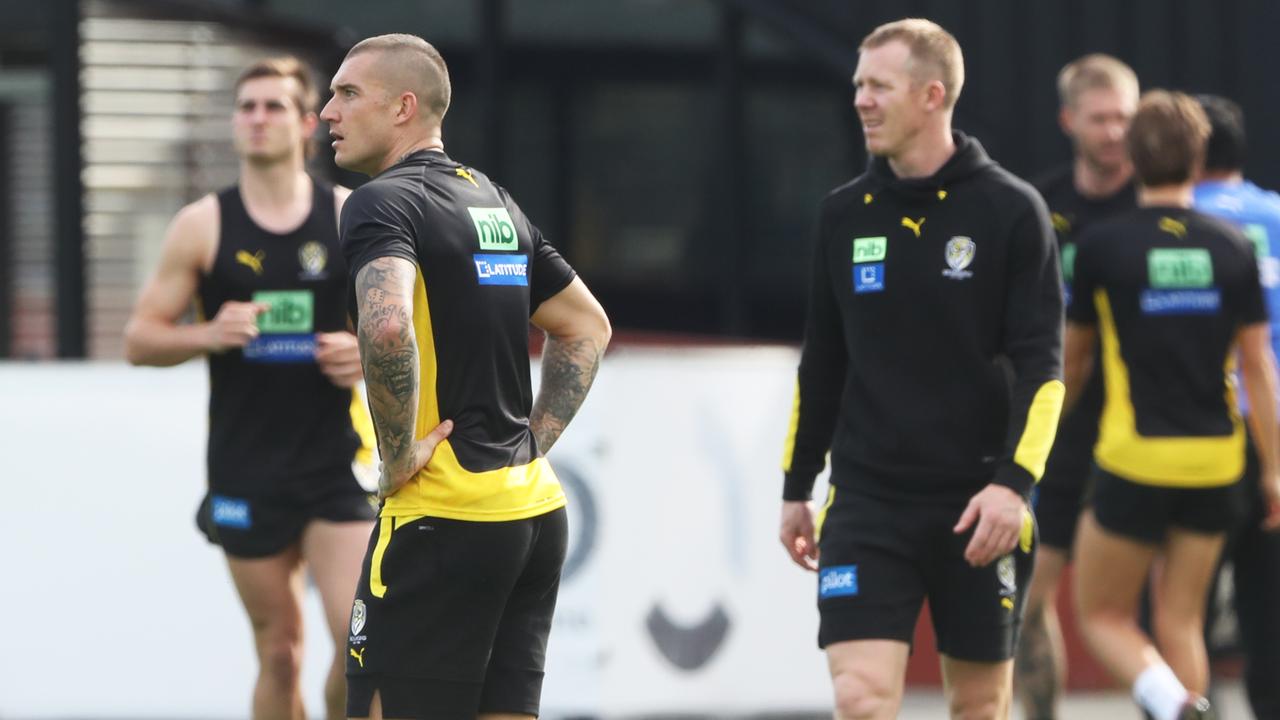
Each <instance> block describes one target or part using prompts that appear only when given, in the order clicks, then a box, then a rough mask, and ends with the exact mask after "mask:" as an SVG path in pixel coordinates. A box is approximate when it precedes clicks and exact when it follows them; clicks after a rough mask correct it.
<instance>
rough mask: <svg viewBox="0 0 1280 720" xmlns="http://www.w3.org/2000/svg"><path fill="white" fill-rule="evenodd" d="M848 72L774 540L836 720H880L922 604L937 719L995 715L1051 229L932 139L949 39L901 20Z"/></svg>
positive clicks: (1045, 306) (1057, 384)
mask: <svg viewBox="0 0 1280 720" xmlns="http://www.w3.org/2000/svg"><path fill="white" fill-rule="evenodd" d="M859 53H860V56H859V61H858V68H857V71H856V73H855V74H854V77H853V82H854V86H855V88H856V98H855V102H854V104H855V107H856V109H857V111H858V115H859V118H860V120H861V122H862V129H863V133H864V135H865V136H866V145H867V150H868V152H869V153H870V154H871V155H872V162H871V166H870V168H869V169H868V171H867V172H866V173H864V174H863V175H861V176H860V177H858V178H857V179H855V180H854V181H853V182H851V183H849V184H847V185H845V186H843V187H840V188H838V189H836V190H835V191H834V192H832V193H831V194H830V195H828V196H827V197H826V199H825V200H824V201H823V203H822V208H821V215H820V219H819V225H818V227H819V231H818V232H819V236H818V246H817V249H816V251H815V254H814V269H813V276H812V285H811V288H810V300H809V311H808V321H807V325H806V328H805V340H804V348H803V352H802V355H801V360H800V368H799V375H798V382H797V396H796V405H795V410H794V413H793V415H792V427H791V430H790V433H789V436H788V439H787V444H786V453H785V459H784V469H785V471H786V479H785V486H784V490H783V501H784V502H783V507H782V520H781V529H780V539H781V541H782V543H783V545H784V547H786V549H787V551H788V552H789V553H790V555H791V558H792V560H793V561H795V562H796V563H797V564H798V565H800V566H801V567H803V568H806V569H809V570H817V571H818V608H819V615H820V628H819V638H818V642H819V645H820V646H821V647H823V648H825V649H826V653H827V660H828V665H829V668H830V673H831V679H832V684H833V686H834V692H835V705H836V717H838V718H893V717H896V716H897V713H898V710H899V708H900V705H901V702H902V695H903V683H904V676H905V671H906V666H907V658H908V655H909V653H910V649H911V641H912V637H913V635H914V630H915V624H916V619H917V617H918V615H919V613H920V608H921V604H922V602H923V601H924V599H925V598H928V599H929V606H930V611H931V613H932V617H933V624H934V628H935V630H936V632H937V638H938V650H939V653H940V654H941V656H942V671H943V677H944V680H945V684H946V692H947V697H948V703H949V706H950V710H951V714H952V717H958V718H959V717H963V718H1004V717H1007V716H1008V713H1009V708H1010V704H1011V699H1012V698H1011V695H1012V687H1011V680H1012V674H1013V669H1012V665H1013V653H1014V647H1015V643H1016V641H1017V635H1018V627H1019V624H1020V622H1021V618H1022V608H1023V599H1024V597H1025V591H1026V586H1027V583H1028V581H1029V580H1030V575H1031V568H1032V558H1033V556H1034V545H1035V542H1034V523H1033V521H1032V518H1031V513H1030V510H1029V509H1028V507H1027V504H1026V501H1027V496H1028V495H1029V493H1030V492H1031V488H1032V486H1033V485H1034V484H1035V482H1036V480H1038V479H1039V477H1040V474H1041V473H1042V472H1043V470H1044V463H1045V459H1046V456H1047V455H1048V453H1049V447H1050V445H1051V444H1052V442H1053V433H1054V430H1055V428H1056V427H1057V424H1058V411H1059V409H1060V407H1061V402H1062V397H1063V386H1062V383H1061V381H1060V380H1059V379H1058V376H1059V362H1060V350H1061V328H1062V290H1061V288H1062V285H1061V281H1060V279H1059V270H1058V263H1057V253H1056V252H1055V249H1054V239H1053V231H1052V226H1051V224H1050V220H1049V214H1048V212H1047V210H1046V208H1045V205H1044V202H1043V201H1042V200H1041V198H1040V196H1039V194H1037V193H1036V191H1035V189H1034V188H1032V187H1031V186H1030V185H1028V184H1027V183H1025V182H1023V181H1021V180H1019V179H1017V178H1016V177H1014V176H1013V175H1011V174H1009V173H1008V172H1006V171H1004V170H1003V169H1001V168H1000V167H999V166H998V165H996V164H995V163H994V162H993V161H992V160H991V159H990V158H989V157H988V156H987V154H986V152H985V151H984V150H983V149H982V146H981V145H980V144H979V143H978V142H977V141H976V140H974V139H973V138H970V137H968V136H966V135H964V134H963V133H960V132H953V131H952V129H951V117H952V112H953V109H954V107H955V104H956V100H957V98H958V97H959V94H960V88H961V86H962V84H963V82H964V65H963V58H962V57H961V53H960V47H959V45H958V44H957V43H956V41H955V38H954V37H952V36H951V34H950V33H948V32H947V31H945V30H943V29H942V28H941V27H938V26H937V25H936V24H934V23H932V22H929V21H927V20H917V19H911V20H902V21H898V22H895V23H889V24H887V25H882V26H880V27H879V28H877V29H876V30H875V31H873V32H872V33H871V34H870V35H869V36H867V38H866V39H865V40H863V42H862V45H861V47H860V48H859ZM828 450H830V451H831V458H832V470H831V485H832V487H831V492H830V495H829V496H828V498H827V501H826V504H825V506H824V507H823V511H822V515H820V516H819V517H818V518H817V520H816V523H815V518H814V513H813V507H812V504H811V503H810V496H811V494H812V490H813V483H814V478H815V476H816V475H817V474H818V473H819V472H820V471H821V470H822V467H823V465H824V463H825V457H826V455H827V452H828ZM815 525H816V527H815ZM819 533H820V537H821V546H820V547H819V546H818V545H816V544H815V540H816V539H817V537H818V536H819ZM819 550H820V552H819Z"/></svg>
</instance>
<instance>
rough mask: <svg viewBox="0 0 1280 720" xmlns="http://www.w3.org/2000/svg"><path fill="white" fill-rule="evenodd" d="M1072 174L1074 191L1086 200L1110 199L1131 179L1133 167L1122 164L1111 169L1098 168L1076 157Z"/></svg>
mask: <svg viewBox="0 0 1280 720" xmlns="http://www.w3.org/2000/svg"><path fill="white" fill-rule="evenodd" d="M1072 174H1073V178H1074V181H1075V186H1076V191H1077V192H1079V193H1080V194H1081V195H1083V196H1085V197H1087V198H1105V197H1111V196H1112V195H1115V194H1116V193H1118V192H1120V189H1121V188H1123V187H1124V186H1125V185H1127V184H1129V181H1130V180H1132V179H1133V166H1132V165H1130V164H1129V163H1127V162H1126V163H1123V164H1121V165H1117V166H1115V167H1111V168H1102V167H1098V166H1097V165H1094V164H1092V163H1090V162H1089V161H1087V160H1085V159H1084V158H1082V157H1079V156H1076V160H1075V164H1074V167H1073V168H1072Z"/></svg>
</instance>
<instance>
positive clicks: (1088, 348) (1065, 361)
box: [1062, 322, 1098, 417]
mask: <svg viewBox="0 0 1280 720" xmlns="http://www.w3.org/2000/svg"><path fill="white" fill-rule="evenodd" d="M1097 343H1098V330H1097V328H1095V327H1093V326H1092V325H1081V324H1080V323H1075V322H1068V323H1067V330H1066V337H1065V339H1064V341H1063V346H1062V382H1063V384H1065V385H1066V386H1067V396H1066V398H1065V399H1064V400H1063V401H1062V417H1066V416H1067V413H1069V412H1071V408H1073V407H1075V404H1076V401H1077V400H1079V399H1080V393H1082V392H1084V386H1085V385H1086V384H1087V383H1088V382H1089V376H1090V375H1092V374H1093V356H1094V352H1093V349H1094V346H1095V345H1097Z"/></svg>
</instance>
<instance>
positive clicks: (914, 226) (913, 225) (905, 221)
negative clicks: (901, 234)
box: [902, 217, 924, 237]
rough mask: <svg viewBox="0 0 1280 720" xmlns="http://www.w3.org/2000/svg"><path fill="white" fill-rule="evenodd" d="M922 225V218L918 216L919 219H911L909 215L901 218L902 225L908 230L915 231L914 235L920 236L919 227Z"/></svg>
mask: <svg viewBox="0 0 1280 720" xmlns="http://www.w3.org/2000/svg"><path fill="white" fill-rule="evenodd" d="M923 225H924V218H920V219H919V220H912V219H911V218H909V217H904V218H902V227H904V228H906V229H908V230H910V231H911V232H912V233H915V236H916V237H920V228H921V227H922V226H923Z"/></svg>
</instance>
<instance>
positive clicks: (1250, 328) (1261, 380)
mask: <svg viewBox="0 0 1280 720" xmlns="http://www.w3.org/2000/svg"><path fill="white" fill-rule="evenodd" d="M1237 342H1238V343H1239V346H1240V375H1241V377H1242V378H1243V380H1244V391H1245V395H1246V396H1248V398H1249V424H1250V429H1251V430H1252V431H1253V441H1254V444H1255V445H1256V446H1257V448H1258V460H1259V462H1260V463H1261V465H1262V468H1261V471H1262V472H1261V484H1262V492H1263V498H1264V500H1265V501H1266V504H1267V507H1266V510H1267V513H1266V520H1265V521H1264V524H1265V525H1266V526H1267V527H1268V528H1273V529H1274V528H1277V527H1280V424H1278V423H1277V421H1276V358H1275V354H1274V353H1273V352H1272V351H1271V330H1270V328H1269V327H1268V326H1267V324H1266V323H1255V324H1252V325H1246V326H1245V327H1244V328H1243V329H1241V330H1240V333H1239V335H1238V337H1237Z"/></svg>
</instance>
